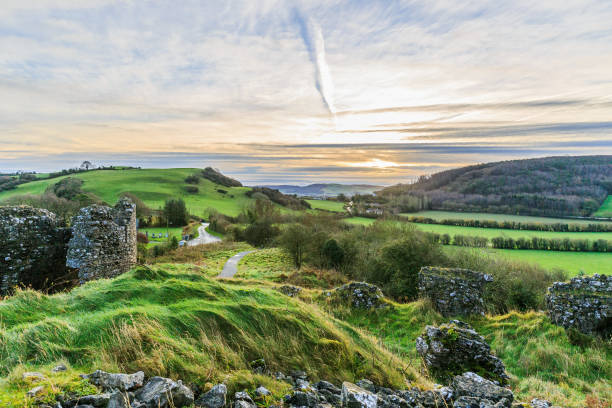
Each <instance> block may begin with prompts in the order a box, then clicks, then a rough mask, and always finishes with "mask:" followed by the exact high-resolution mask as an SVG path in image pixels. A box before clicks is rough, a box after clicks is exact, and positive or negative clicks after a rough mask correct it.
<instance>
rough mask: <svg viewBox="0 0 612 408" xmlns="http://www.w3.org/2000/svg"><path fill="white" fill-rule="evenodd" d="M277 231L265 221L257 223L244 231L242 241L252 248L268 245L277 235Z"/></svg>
mask: <svg viewBox="0 0 612 408" xmlns="http://www.w3.org/2000/svg"><path fill="white" fill-rule="evenodd" d="M279 232H280V231H279V229H278V228H277V227H275V226H273V225H272V224H271V223H270V222H267V221H257V222H255V223H253V224H251V225H249V226H248V227H247V228H246V229H245V230H244V239H245V241H246V242H248V243H249V244H251V245H253V246H257V247H262V246H266V245H269V244H270V243H271V242H272V241H273V240H274V238H276V237H277V236H278V234H279Z"/></svg>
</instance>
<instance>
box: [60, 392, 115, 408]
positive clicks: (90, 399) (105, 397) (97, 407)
mask: <svg viewBox="0 0 612 408" xmlns="http://www.w3.org/2000/svg"><path fill="white" fill-rule="evenodd" d="M111 395H112V394H111V393H104V394H96V395H86V396H84V397H80V398H76V399H73V400H70V401H67V402H65V403H64V408H70V407H75V406H78V405H90V406H92V407H94V408H107V405H108V401H109V400H110V397H111Z"/></svg>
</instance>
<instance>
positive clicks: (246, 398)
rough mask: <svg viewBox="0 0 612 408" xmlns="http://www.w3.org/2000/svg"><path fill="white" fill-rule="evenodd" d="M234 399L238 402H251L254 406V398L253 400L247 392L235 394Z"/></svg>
mask: <svg viewBox="0 0 612 408" xmlns="http://www.w3.org/2000/svg"><path fill="white" fill-rule="evenodd" d="M234 399H235V400H236V401H247V402H250V403H251V404H254V402H253V398H251V396H250V395H249V393H248V392H246V391H239V392H237V393H235V394H234Z"/></svg>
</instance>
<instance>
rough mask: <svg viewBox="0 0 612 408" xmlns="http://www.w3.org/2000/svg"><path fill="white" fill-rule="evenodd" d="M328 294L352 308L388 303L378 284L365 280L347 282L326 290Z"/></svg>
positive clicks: (376, 307)
mask: <svg viewBox="0 0 612 408" xmlns="http://www.w3.org/2000/svg"><path fill="white" fill-rule="evenodd" d="M328 295H329V296H330V297H331V298H332V299H333V300H335V301H337V302H338V303H342V304H346V305H348V306H350V307H351V308H354V309H378V308H382V307H386V306H388V305H389V304H388V303H387V302H385V300H384V296H383V293H382V291H381V290H380V289H379V288H378V286H375V285H371V284H369V283H366V282H351V283H347V284H346V285H342V286H340V287H339V288H336V289H334V290H333V291H331V292H328Z"/></svg>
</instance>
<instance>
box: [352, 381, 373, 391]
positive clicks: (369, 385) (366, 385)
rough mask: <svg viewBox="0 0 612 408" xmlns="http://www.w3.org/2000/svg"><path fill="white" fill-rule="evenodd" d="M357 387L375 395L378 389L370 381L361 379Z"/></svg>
mask: <svg viewBox="0 0 612 408" xmlns="http://www.w3.org/2000/svg"><path fill="white" fill-rule="evenodd" d="M355 385H357V386H358V387H361V388H363V389H364V390H368V391H370V392H373V393H375V392H376V387H375V386H374V383H373V382H372V381H370V380H367V379H365V378H364V379H361V380H359V381H357V382H356V383H355Z"/></svg>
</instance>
